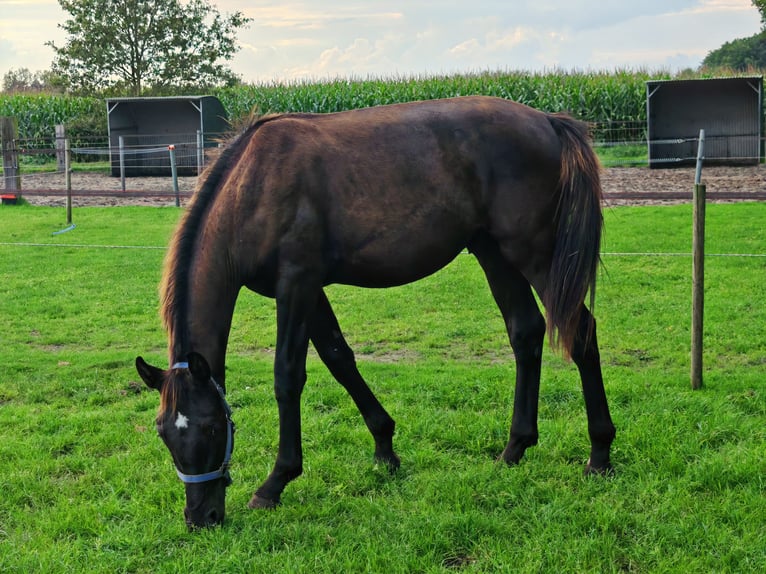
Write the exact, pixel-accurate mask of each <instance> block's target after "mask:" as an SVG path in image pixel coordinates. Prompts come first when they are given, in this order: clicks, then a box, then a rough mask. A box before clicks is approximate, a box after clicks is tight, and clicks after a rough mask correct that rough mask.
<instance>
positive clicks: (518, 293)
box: [469, 236, 545, 464]
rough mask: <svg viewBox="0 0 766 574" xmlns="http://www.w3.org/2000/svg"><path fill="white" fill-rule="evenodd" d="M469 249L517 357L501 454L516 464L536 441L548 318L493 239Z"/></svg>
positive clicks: (480, 239)
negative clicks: (508, 423)
mask: <svg viewBox="0 0 766 574" xmlns="http://www.w3.org/2000/svg"><path fill="white" fill-rule="evenodd" d="M469 249H470V251H471V252H472V253H473V254H474V255H475V256H476V258H477V259H478V260H479V264H480V265H481V267H482V269H483V270H484V273H485V275H486V276H487V281H488V282H489V286H490V289H491V290H492V295H493V296H494V298H495V301H496V303H497V305H498V307H499V308H500V312H501V313H502V315H503V319H504V321H505V326H506V329H507V331H508V336H509V338H510V342H511V347H512V348H513V354H514V356H515V358H516V391H515V395H514V401H513V418H512V420H511V431H510V438H509V440H508V444H507V445H506V447H505V450H503V453H502V455H501V458H502V459H503V460H504V461H505V462H506V463H508V464H515V463H518V462H519V461H520V460H521V457H522V456H523V455H524V451H525V450H526V449H527V448H528V447H530V446H533V445H535V444H537V437H538V430H537V404H538V399H539V394H540V367H541V362H542V350H543V342H544V339H545V320H544V319H543V316H542V314H541V313H540V310H539V308H538V306H537V302H536V301H535V298H534V296H533V294H532V289H531V287H530V286H529V282H528V281H527V280H526V279H525V278H524V276H523V275H522V274H521V273H520V272H519V271H518V270H517V269H516V268H515V267H513V266H512V265H510V264H509V263H508V262H507V261H506V260H505V258H504V257H503V256H502V254H501V253H500V250H499V248H498V246H497V244H496V243H495V241H494V240H493V239H491V238H490V237H488V236H481V237H478V238H476V240H475V241H473V242H472V243H471V245H470V246H469Z"/></svg>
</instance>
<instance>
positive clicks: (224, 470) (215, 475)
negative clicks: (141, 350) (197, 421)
mask: <svg viewBox="0 0 766 574" xmlns="http://www.w3.org/2000/svg"><path fill="white" fill-rule="evenodd" d="M170 368H171V369H188V368H189V363H186V362H178V363H173V366H172V367H170ZM210 381H211V382H212V383H213V385H215V389H216V390H217V391H218V395H219V396H220V397H221V402H222V403H223V410H224V412H225V413H226V452H225V453H224V455H223V462H222V463H221V466H220V467H219V468H218V469H217V470H212V471H210V472H206V473H204V474H184V473H183V472H181V471H180V470H178V467H176V474H177V475H178V478H180V479H181V482H183V483H184V484H199V483H201V482H210V481H211V480H217V479H219V478H223V479H225V480H226V486H229V485H230V484H231V476H230V475H229V463H230V462H231V453H232V450H233V447H234V421H232V420H231V407H230V406H229V403H227V402H226V393H224V390H223V388H222V387H221V385H219V384H218V382H217V381H216V380H215V379H214V378H213V377H210Z"/></svg>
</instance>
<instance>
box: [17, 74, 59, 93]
mask: <svg viewBox="0 0 766 574" xmlns="http://www.w3.org/2000/svg"><path fill="white" fill-rule="evenodd" d="M60 88H61V79H60V78H57V77H56V75H55V74H54V73H53V72H51V71H50V70H47V71H44V72H30V71H29V68H18V69H15V70H8V71H7V72H6V73H5V75H4V76H3V92H6V93H9V94H10V93H22V92H26V93H35V92H56V91H59V89H60Z"/></svg>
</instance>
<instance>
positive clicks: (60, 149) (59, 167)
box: [56, 124, 66, 173]
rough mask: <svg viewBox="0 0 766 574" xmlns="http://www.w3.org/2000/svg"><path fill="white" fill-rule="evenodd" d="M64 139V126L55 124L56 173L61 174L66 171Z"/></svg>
mask: <svg viewBox="0 0 766 574" xmlns="http://www.w3.org/2000/svg"><path fill="white" fill-rule="evenodd" d="M65 139H66V128H65V127H64V124H56V171H58V172H59V173H63V171H64V170H65V169H66V151H65V150H64V140H65Z"/></svg>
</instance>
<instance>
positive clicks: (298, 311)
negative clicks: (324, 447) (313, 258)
mask: <svg viewBox="0 0 766 574" xmlns="http://www.w3.org/2000/svg"><path fill="white" fill-rule="evenodd" d="M279 283H280V285H278V287H277V297H276V301H277V347H276V357H275V359H274V394H275V396H276V399H277V406H278V408H279V451H278V453H277V460H276V462H275V464H274V469H273V470H272V471H271V474H270V475H269V477H268V478H267V479H266V481H265V482H264V483H263V484H262V485H261V486H260V488H258V490H256V491H255V494H254V495H253V497H252V498H251V499H250V503H249V504H248V506H249V507H250V508H274V507H275V506H276V505H277V504H279V499H280V496H281V494H282V491H283V490H284V489H285V486H287V483H288V482H290V481H291V480H293V479H295V478H297V477H298V476H300V475H301V473H302V472H303V449H302V447H301V406H300V400H301V393H302V392H303V387H304V385H305V383H306V352H307V350H308V341H309V330H308V318H309V317H310V315H311V314H312V313H313V309H314V307H315V305H316V300H317V296H318V293H319V292H320V291H321V289H320V288H316V289H312V288H311V287H310V286H311V285H312V283H313V282H312V281H310V280H307V278H306V277H305V276H302V275H298V274H296V275H292V274H289V273H284V274H283V275H282V277H281V278H280V282H279Z"/></svg>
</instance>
